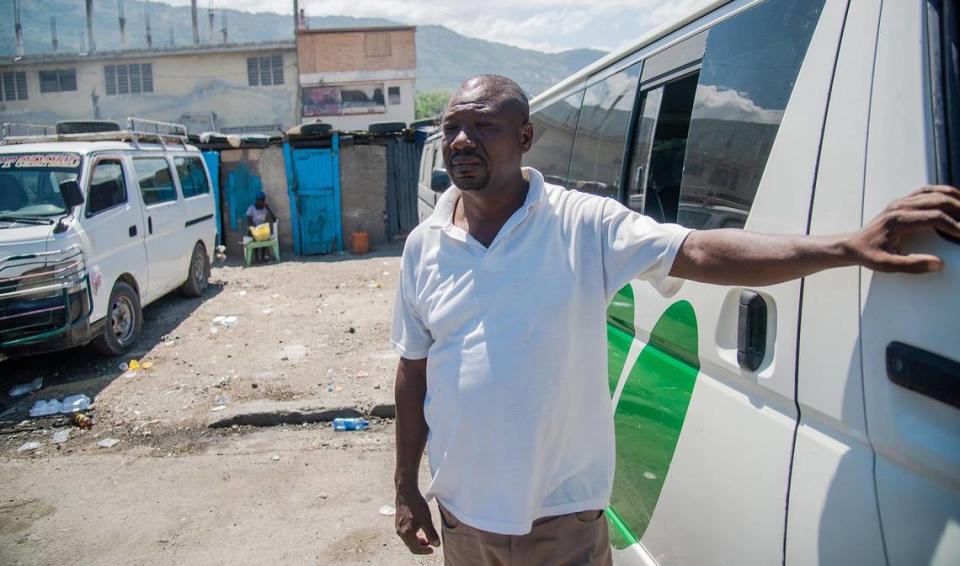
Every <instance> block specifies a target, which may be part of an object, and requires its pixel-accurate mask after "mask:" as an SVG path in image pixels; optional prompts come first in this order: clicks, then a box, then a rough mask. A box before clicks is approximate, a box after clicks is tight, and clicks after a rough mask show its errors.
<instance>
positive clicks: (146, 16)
mask: <svg viewBox="0 0 960 566" xmlns="http://www.w3.org/2000/svg"><path fill="white" fill-rule="evenodd" d="M143 19H144V20H145V21H146V22H147V49H153V34H152V33H150V0H147V1H146V2H144V3H143Z"/></svg>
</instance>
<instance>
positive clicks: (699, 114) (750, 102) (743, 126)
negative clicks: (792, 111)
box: [648, 0, 824, 229]
mask: <svg viewBox="0 0 960 566" xmlns="http://www.w3.org/2000/svg"><path fill="white" fill-rule="evenodd" d="M823 3H824V0H810V1H807V2H792V1H790V0H769V1H768V2H765V3H763V4H761V5H759V6H756V7H754V8H751V9H749V10H747V11H745V12H743V13H742V14H739V15H738V16H736V17H734V18H732V19H730V20H727V21H725V22H722V23H720V24H718V25H717V26H716V27H714V28H713V29H711V30H710V31H709V34H708V35H707V48H706V53H705V55H704V59H703V64H702V66H701V69H700V80H699V83H698V84H697V90H696V98H695V100H694V106H693V114H692V116H691V118H690V132H689V135H688V137H687V143H686V146H687V147H686V158H685V160H684V165H683V180H682V182H681V188H680V206H679V211H678V214H677V221H678V222H679V223H680V224H683V225H685V226H688V227H691V228H701V229H702V228H742V227H743V226H744V224H745V223H746V221H747V215H748V214H749V212H750V207H751V205H752V204H753V200H754V197H755V196H756V193H757V188H758V186H759V185H760V179H761V177H762V176H763V170H764V167H765V166H766V163H767V158H768V157H769V155H770V150H771V149H772V148H773V142H774V140H775V139H776V136H777V130H778V129H779V127H780V121H781V120H782V119H783V112H784V110H785V109H786V107H787V102H788V101H789V100H790V94H791V93H792V92H793V86H794V84H795V83H796V80H797V75H798V73H799V72H800V65H801V64H802V63H803V59H804V57H805V55H806V53H807V47H808V46H809V44H810V39H811V37H812V36H813V32H814V29H815V28H816V26H817V21H818V20H819V18H820V13H821V11H822V9H823ZM664 99H665V100H666V97H664ZM648 200H649V196H648Z"/></svg>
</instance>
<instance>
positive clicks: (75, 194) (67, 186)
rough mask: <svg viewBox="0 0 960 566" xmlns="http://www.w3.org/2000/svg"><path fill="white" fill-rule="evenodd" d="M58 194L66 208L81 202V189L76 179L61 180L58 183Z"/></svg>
mask: <svg viewBox="0 0 960 566" xmlns="http://www.w3.org/2000/svg"><path fill="white" fill-rule="evenodd" d="M60 196H61V197H62V198H63V204H64V205H66V207H67V209H68V210H69V209H71V208H73V207H75V206H80V205H81V204H83V191H82V190H80V183H78V182H76V181H62V182H61V183H60Z"/></svg>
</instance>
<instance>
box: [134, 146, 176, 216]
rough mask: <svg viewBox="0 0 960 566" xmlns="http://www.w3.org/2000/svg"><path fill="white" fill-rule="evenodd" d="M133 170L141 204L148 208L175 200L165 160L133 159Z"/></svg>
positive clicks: (174, 192)
mask: <svg viewBox="0 0 960 566" xmlns="http://www.w3.org/2000/svg"><path fill="white" fill-rule="evenodd" d="M133 169H134V170H135V171H136V172H137V184H138V185H140V195H141V196H142V197H143V204H145V205H147V206H150V205H152V204H157V203H161V202H168V201H174V200H177V189H176V187H174V186H173V174H172V173H170V164H169V163H167V160H166V159H163V158H162V157H160V158H151V159H134V160H133Z"/></svg>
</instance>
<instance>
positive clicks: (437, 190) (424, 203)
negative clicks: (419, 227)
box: [417, 132, 450, 222]
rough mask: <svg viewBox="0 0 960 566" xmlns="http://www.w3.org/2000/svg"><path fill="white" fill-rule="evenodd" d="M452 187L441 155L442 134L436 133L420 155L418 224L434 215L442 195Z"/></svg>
mask: <svg viewBox="0 0 960 566" xmlns="http://www.w3.org/2000/svg"><path fill="white" fill-rule="evenodd" d="M449 186H450V177H449V176H448V175H447V172H446V170H444V168H443V155H442V154H441V153H440V133H439V132H434V133H432V134H430V136H429V137H427V139H426V141H424V143H423V151H422V152H421V154H420V174H419V176H418V177H417V217H418V220H417V222H423V221H424V220H425V219H426V218H427V217H428V216H430V215H431V214H433V207H434V206H436V204H437V199H439V198H440V194H441V193H443V191H445V190H447V188H448V187H449Z"/></svg>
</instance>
